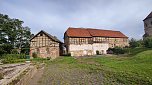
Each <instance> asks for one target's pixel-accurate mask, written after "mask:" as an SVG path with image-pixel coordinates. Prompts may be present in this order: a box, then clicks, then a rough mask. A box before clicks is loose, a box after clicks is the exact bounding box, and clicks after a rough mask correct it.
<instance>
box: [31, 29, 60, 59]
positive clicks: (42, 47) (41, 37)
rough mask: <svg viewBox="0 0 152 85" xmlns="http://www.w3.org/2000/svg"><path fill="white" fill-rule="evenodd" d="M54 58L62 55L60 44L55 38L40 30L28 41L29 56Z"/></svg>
mask: <svg viewBox="0 0 152 85" xmlns="http://www.w3.org/2000/svg"><path fill="white" fill-rule="evenodd" d="M33 54H36V55H37V56H38V57H41V58H56V57H58V56H60V55H61V54H62V42H61V41H60V40H58V39H57V37H55V36H52V35H50V34H48V33H47V32H45V31H43V30H41V31H40V32H39V33H37V34H36V35H35V36H34V37H32V38H31V39H30V56H31V57H32V56H33Z"/></svg>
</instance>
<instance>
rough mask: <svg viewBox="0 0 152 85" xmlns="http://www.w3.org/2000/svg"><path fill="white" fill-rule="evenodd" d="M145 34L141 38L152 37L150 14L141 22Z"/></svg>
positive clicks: (151, 15)
mask: <svg viewBox="0 0 152 85" xmlns="http://www.w3.org/2000/svg"><path fill="white" fill-rule="evenodd" d="M143 22H144V28H145V29H144V30H145V34H144V36H143V37H149V36H152V12H151V13H150V14H149V15H148V16H147V17H146V18H145V19H144V20H143Z"/></svg>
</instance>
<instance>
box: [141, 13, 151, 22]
mask: <svg viewBox="0 0 152 85" xmlns="http://www.w3.org/2000/svg"><path fill="white" fill-rule="evenodd" d="M148 18H152V11H151V12H150V14H149V15H148V16H147V17H146V18H145V19H144V20H146V19H148ZM144 20H143V21H144Z"/></svg>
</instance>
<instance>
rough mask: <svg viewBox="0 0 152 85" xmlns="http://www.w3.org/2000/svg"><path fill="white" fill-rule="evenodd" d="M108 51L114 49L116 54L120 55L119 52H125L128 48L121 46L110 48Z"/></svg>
mask: <svg viewBox="0 0 152 85" xmlns="http://www.w3.org/2000/svg"><path fill="white" fill-rule="evenodd" d="M108 51H112V52H113V53H114V54H116V55H118V54H124V53H125V52H126V50H125V49H123V48H121V47H114V48H109V49H108Z"/></svg>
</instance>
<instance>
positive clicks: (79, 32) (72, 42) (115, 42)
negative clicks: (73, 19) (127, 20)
mask: <svg viewBox="0 0 152 85" xmlns="http://www.w3.org/2000/svg"><path fill="white" fill-rule="evenodd" d="M64 43H65V47H66V50H67V53H70V54H71V56H85V55H96V54H97V53H99V54H106V53H107V52H106V51H107V49H108V48H109V47H111V48H113V47H116V46H119V47H125V46H129V44H128V37H127V36H125V35H124V34H123V33H121V32H120V31H112V30H100V29H92V28H71V27H69V28H68V29H67V31H66V32H65V33H64Z"/></svg>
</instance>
